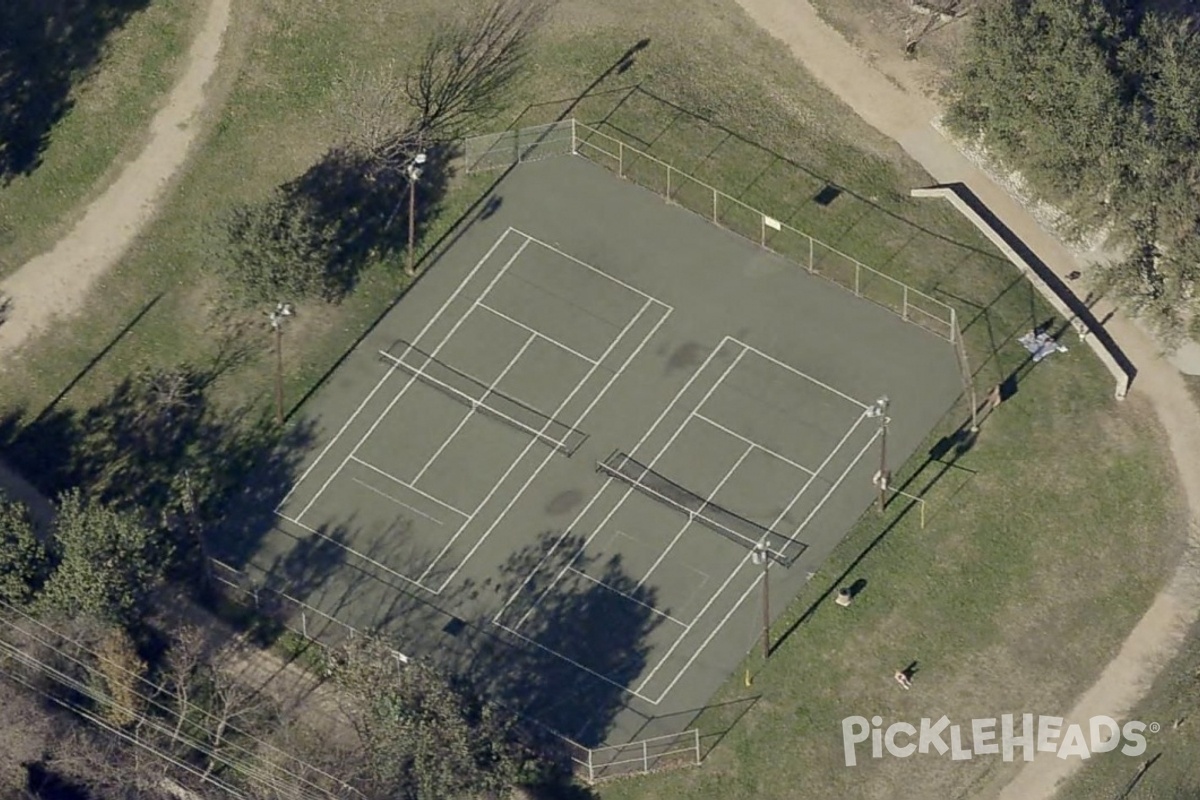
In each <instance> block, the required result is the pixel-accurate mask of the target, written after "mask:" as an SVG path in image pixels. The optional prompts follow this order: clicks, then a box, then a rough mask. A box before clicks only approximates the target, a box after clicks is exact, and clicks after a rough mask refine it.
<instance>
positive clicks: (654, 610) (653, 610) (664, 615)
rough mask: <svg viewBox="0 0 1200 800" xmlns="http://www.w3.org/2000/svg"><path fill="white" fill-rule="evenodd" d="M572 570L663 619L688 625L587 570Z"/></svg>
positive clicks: (684, 625) (680, 624)
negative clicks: (588, 572) (595, 576)
mask: <svg viewBox="0 0 1200 800" xmlns="http://www.w3.org/2000/svg"><path fill="white" fill-rule="evenodd" d="M571 572H574V573H575V574H576V575H578V576H579V577H581V578H584V579H585V580H589V581H591V582H592V583H594V584H596V585H597V586H603V587H604V588H605V589H608V590H609V591H610V592H612V593H613V594H619V595H620V596H621V597H624V598H625V599H626V600H628V601H629V602H631V603H636V604H637V605H639V606H641V607H642V608H644V609H646V610H648V611H650V612H651V613H652V614H657V615H658V616H660V617H662V618H663V619H669V620H671V622H674V623H675V624H676V625H679V626H680V627H683V628H686V627H687V623H686V622H680V621H679V620H677V619H675V618H674V617H672V616H671V615H670V614H668V613H666V612H665V611H660V610H659V609H657V608H655V607H654V606H652V605H650V604H649V603H643V602H642V601H641V600H638V599H637V598H636V597H634V596H633V595H631V594H626V593H625V592H622V591H621V590H620V589H618V588H616V587H614V586H609V585H608V584H607V583H605V582H604V581H602V580H599V579H597V578H593V577H592V576H591V575H588V574H587V573H586V572H583V571H582V570H578V569H575V568H574V567H571Z"/></svg>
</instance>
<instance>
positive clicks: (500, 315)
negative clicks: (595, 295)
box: [479, 303, 597, 364]
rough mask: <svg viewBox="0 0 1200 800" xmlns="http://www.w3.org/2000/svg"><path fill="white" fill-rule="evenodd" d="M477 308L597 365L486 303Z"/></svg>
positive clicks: (586, 357) (590, 359)
mask: <svg viewBox="0 0 1200 800" xmlns="http://www.w3.org/2000/svg"><path fill="white" fill-rule="evenodd" d="M479 307H480V308H482V309H483V310H484V311H488V312H491V313H492V314H495V315H496V316H497V317H500V319H503V320H507V321H509V322H511V323H512V324H513V325H516V326H517V327H518V328H522V329H524V330H526V331H528V332H529V333H532V334H533V335H534V336H536V337H538V338H539V339H542V340H544V341H546V342H549V343H550V344H552V345H554V346H555V347H557V348H559V349H560V350H565V351H567V352H568V353H570V354H571V355H573V356H575V357H576V358H580V359H583V360H584V361H586V362H587V363H589V364H595V363H597V361H596V359H594V358H591V357H590V356H585V355H584V354H583V353H581V352H579V351H578V350H574V349H572V348H570V347H567V346H566V345H565V344H563V343H562V342H560V341H558V340H557V339H555V338H554V337H553V336H547V335H546V334H544V333H542V332H541V331H539V330H537V329H536V328H532V327H530V326H529V325H526V324H525V323H524V322H521V321H520V320H515V319H513V318H512V317H510V316H509V315H508V314H505V313H504V312H503V311H497V310H496V309H494V308H492V307H491V306H489V305H488V304H487V303H480V304H479Z"/></svg>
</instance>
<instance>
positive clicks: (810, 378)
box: [518, 231, 869, 410]
mask: <svg viewBox="0 0 1200 800" xmlns="http://www.w3.org/2000/svg"><path fill="white" fill-rule="evenodd" d="M518 233H520V231H518ZM734 341H735V342H738V344H740V345H742V346H743V347H745V348H746V349H748V350H749V351H750V352H752V353H754V354H755V355H757V356H759V357H761V358H765V359H766V360H767V361H770V362H771V363H772V364H775V365H777V366H780V367H783V368H784V369H786V370H789V371H791V372H793V373H795V374H796V375H799V376H800V377H801V378H804V380H806V381H809V382H811V383H815V384H816V385H817V386H820V387H821V388H822V389H824V390H826V391H828V392H832V393H833V394H836V395H837V396H838V397H840V398H842V399H843V400H849V401H850V402H851V403H854V405H856V406H858V407H859V408H861V409H864V410H865V409H867V408H869V406H868V405H867V404H866V403H864V402H862V401H861V400H855V399H854V398H853V397H851V396H850V395H848V394H846V393H845V392H839V391H838V390H837V389H835V388H833V387H832V386H830V385H829V384H827V383H824V382H822V381H819V380H817V379H816V378H814V377H813V376H812V375H809V374H808V373H806V372H801V371H800V370H798V369H796V368H795V367H793V366H792V365H791V364H785V363H784V362H782V361H780V360H779V359H778V358H775V357H774V356H769V355H767V354H766V353H764V352H763V351H761V350H759V349H757V348H754V347H751V346H750V345H748V344H746V343H745V342H739V341H738V340H737V339H734Z"/></svg>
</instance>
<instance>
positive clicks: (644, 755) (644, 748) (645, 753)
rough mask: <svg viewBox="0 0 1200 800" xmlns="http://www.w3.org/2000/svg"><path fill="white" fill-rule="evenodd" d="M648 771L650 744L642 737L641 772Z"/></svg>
mask: <svg viewBox="0 0 1200 800" xmlns="http://www.w3.org/2000/svg"><path fill="white" fill-rule="evenodd" d="M649 771H650V745H649V744H648V740H646V739H642V772H649Z"/></svg>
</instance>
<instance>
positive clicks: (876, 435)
mask: <svg viewBox="0 0 1200 800" xmlns="http://www.w3.org/2000/svg"><path fill="white" fill-rule="evenodd" d="M856 427H857V426H856ZM878 438H879V430H878V429H876V431H875V432H874V433H873V434H871V438H870V439H868V440H867V443H866V444H864V445H863V446H862V449H861V450H859V451H858V455H856V456H855V457H854V460H853V461H851V462H850V464H849V465H848V466H847V467H846V468H845V469H844V470H842V474H841V475H839V476H838V479H837V480H836V481H834V482H833V485H832V486H830V487H829V491H827V492H826V493H825V496H824V497H822V498H821V502H819V503H817V505H816V507H815V508H813V510H812V511H810V512H808V516H807V517H805V518H804V521H803V522H801V523H800V525H799V526H798V527H797V528H796V531H795V532H794V533H793V534H792V537H793V538H795V536H796V535H797V534H798V533H800V531H802V530H803V529H804V526H806V525H808V521H809V520H810V519H812V518H813V517H814V516H816V514H817V512H818V511H820V510H821V506H823V505H825V501H826V500H828V499H829V498H830V496H831V495H832V494H833V493H834V492H835V491H837V488H838V487H839V486H841V485H842V481H844V480H845V479H846V476H847V475H849V474H850V470H852V469H854V468H855V467H856V466H858V462H859V461H860V460H861V459H862V457H863V454H864V453H866V452H867V449H868V448H869V447H870V446H871V445H873V444H875V440H876V439H878Z"/></svg>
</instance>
